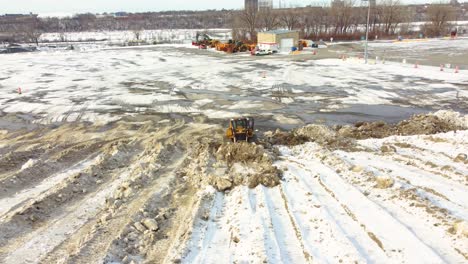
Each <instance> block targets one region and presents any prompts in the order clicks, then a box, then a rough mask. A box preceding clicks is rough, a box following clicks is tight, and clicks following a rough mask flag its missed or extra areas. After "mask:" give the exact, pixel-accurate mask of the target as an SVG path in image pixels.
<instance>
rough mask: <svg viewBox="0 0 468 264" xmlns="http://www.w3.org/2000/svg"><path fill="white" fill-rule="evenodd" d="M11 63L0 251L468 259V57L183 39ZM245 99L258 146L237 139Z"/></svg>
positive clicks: (17, 257)
mask: <svg viewBox="0 0 468 264" xmlns="http://www.w3.org/2000/svg"><path fill="white" fill-rule="evenodd" d="M91 61H92V63H90V62H91ZM0 67H1V69H2V71H0V263H15V264H16V263H220V262H222V263H466V261H467V260H468V250H467V248H468V235H467V234H468V208H467V204H468V196H467V195H466V194H467V191H468V166H467V165H468V158H467V155H468V115H467V109H468V108H467V105H466V102H467V100H465V99H466V98H467V88H466V87H467V84H468V77H467V76H468V75H467V73H466V72H465V71H463V70H462V71H460V72H459V73H457V74H455V73H453V72H449V71H444V72H440V71H439V69H438V68H436V67H430V66H421V67H420V68H417V69H416V68H412V67H411V66H409V65H404V64H399V63H386V64H376V65H364V64H362V61H359V60H358V59H348V60H346V61H343V60H338V59H325V60H306V59H304V58H303V57H294V56H279V57H270V58H261V59H257V58H250V57H247V56H235V55H233V56H228V55H223V54H218V53H215V52H211V51H210V52H207V51H199V50H195V49H192V48H188V47H180V46H179V47H170V46H163V47H150V48H136V49H133V48H126V49H107V50H102V49H97V50H94V51H73V52H71V51H70V52H69V51H56V52H52V51H42V52H39V53H35V54H14V55H5V56H2V65H1V66H0ZM265 72H266V74H265ZM19 86H21V88H22V91H23V93H22V94H21V95H20V94H18V93H17V88H18V87H19ZM239 115H250V116H254V117H255V119H256V124H257V131H256V133H257V136H258V140H257V141H256V143H255V144H248V143H236V144H233V143H230V142H227V140H226V139H224V133H225V129H226V127H227V122H226V119H227V118H230V117H234V116H239Z"/></svg>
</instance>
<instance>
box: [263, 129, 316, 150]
mask: <svg viewBox="0 0 468 264" xmlns="http://www.w3.org/2000/svg"><path fill="white" fill-rule="evenodd" d="M264 137H265V140H263V141H261V144H263V145H267V146H271V145H283V146H297V145H301V144H304V143H306V142H308V141H310V140H309V138H308V137H306V136H304V135H296V134H294V133H292V132H286V131H281V130H279V129H277V130H276V131H275V132H273V131H268V132H266V133H265V134H264Z"/></svg>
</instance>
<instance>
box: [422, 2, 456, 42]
mask: <svg viewBox="0 0 468 264" xmlns="http://www.w3.org/2000/svg"><path fill="white" fill-rule="evenodd" d="M454 18H455V9H454V8H453V7H452V6H450V5H449V4H446V3H443V2H440V3H436V4H431V5H430V6H429V7H428V8H427V19H428V21H429V23H428V24H427V25H426V34H428V35H433V36H440V35H442V34H445V33H447V30H448V27H449V21H451V20H453V19H454Z"/></svg>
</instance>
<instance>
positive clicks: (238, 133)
mask: <svg viewBox="0 0 468 264" xmlns="http://www.w3.org/2000/svg"><path fill="white" fill-rule="evenodd" d="M254 136H255V135H254V119H253V118H236V119H231V120H230V121H229V128H228V129H227V130H226V137H227V138H228V139H229V140H231V141H232V142H238V141H246V142H252V141H253V140H254Z"/></svg>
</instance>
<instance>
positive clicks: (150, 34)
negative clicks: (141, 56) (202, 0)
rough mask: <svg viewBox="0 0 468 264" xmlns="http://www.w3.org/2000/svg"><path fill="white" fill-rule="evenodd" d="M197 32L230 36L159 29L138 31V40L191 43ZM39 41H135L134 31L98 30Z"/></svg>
mask: <svg viewBox="0 0 468 264" xmlns="http://www.w3.org/2000/svg"><path fill="white" fill-rule="evenodd" d="M197 32H200V33H204V32H206V33H207V34H208V35H209V36H211V37H212V38H216V39H220V40H228V39H230V38H231V30H230V29H207V30H195V29H172V30H167V29H161V30H142V31H140V32H139V40H142V41H146V42H150V43H152V42H169V43H191V42H192V40H194V39H195V36H196V34H197ZM40 41H45V42H67V41H68V42H77V41H106V42H108V43H115V44H121V43H126V42H129V41H136V37H135V32H134V31H99V32H63V33H45V34H42V35H41V38H40Z"/></svg>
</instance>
